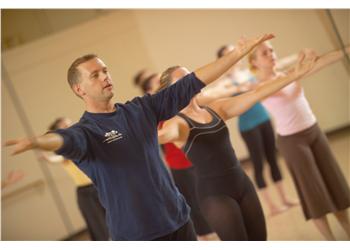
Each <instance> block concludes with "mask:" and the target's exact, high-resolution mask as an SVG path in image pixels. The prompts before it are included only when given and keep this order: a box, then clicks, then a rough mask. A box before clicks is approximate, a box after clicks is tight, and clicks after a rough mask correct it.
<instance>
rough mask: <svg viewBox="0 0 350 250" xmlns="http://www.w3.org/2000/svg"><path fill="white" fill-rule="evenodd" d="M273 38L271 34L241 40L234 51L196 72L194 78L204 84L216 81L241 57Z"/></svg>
mask: <svg viewBox="0 0 350 250" xmlns="http://www.w3.org/2000/svg"><path fill="white" fill-rule="evenodd" d="M273 37H274V35H272V34H264V35H262V36H259V37H256V38H252V39H241V40H240V41H239V42H238V44H237V45H236V46H235V49H234V50H232V51H231V52H229V53H227V54H226V55H224V56H222V57H220V58H219V59H217V60H216V61H214V62H212V63H209V64H207V65H205V66H203V67H201V68H199V69H197V70H195V71H194V72H195V74H196V76H197V77H198V78H199V79H200V80H201V81H202V82H203V83H204V84H209V83H211V82H213V81H215V80H216V79H218V78H219V77H220V76H221V75H222V74H224V73H225V72H226V71H227V70H228V69H230V68H231V67H232V65H234V64H235V63H237V62H238V61H239V60H240V59H241V58H242V57H244V56H245V55H246V54H248V53H249V52H250V51H252V50H253V49H254V48H255V47H256V46H258V45H259V44H261V43H263V42H264V41H267V40H270V39H272V38H273Z"/></svg>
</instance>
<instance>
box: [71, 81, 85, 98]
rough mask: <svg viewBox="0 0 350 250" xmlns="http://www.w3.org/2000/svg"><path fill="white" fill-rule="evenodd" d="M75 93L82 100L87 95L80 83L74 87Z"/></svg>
mask: <svg viewBox="0 0 350 250" xmlns="http://www.w3.org/2000/svg"><path fill="white" fill-rule="evenodd" d="M73 91H74V93H75V94H76V95H77V96H79V97H80V98H82V97H83V96H84V95H85V91H84V90H83V89H82V87H81V84H80V83H76V84H74V85H73Z"/></svg>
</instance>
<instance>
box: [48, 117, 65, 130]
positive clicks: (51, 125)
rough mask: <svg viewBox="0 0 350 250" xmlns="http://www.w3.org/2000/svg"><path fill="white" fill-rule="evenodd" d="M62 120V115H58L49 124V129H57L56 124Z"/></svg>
mask: <svg viewBox="0 0 350 250" xmlns="http://www.w3.org/2000/svg"><path fill="white" fill-rule="evenodd" d="M63 120H64V117H58V118H57V119H56V120H55V121H54V122H53V123H51V124H50V126H49V131H53V130H56V129H58V125H59V124H60V122H62V121H63Z"/></svg>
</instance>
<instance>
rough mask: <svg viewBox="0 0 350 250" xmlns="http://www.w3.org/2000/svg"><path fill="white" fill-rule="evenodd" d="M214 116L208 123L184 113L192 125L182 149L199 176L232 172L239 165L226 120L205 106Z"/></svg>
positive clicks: (180, 114) (186, 119)
mask: <svg viewBox="0 0 350 250" xmlns="http://www.w3.org/2000/svg"><path fill="white" fill-rule="evenodd" d="M204 108H205V109H206V110H207V111H208V112H209V114H211V116H212V118H213V119H212V121H211V122H209V123H206V124H202V123H198V122H196V121H194V120H192V119H191V118H189V117H188V116H186V115H185V114H183V113H179V114H178V116H180V117H182V118H183V119H184V120H185V121H186V122H187V123H188V126H189V127H190V133H189V135H188V139H187V142H186V144H185V145H184V146H183V148H182V150H183V151H184V152H185V154H186V156H187V158H188V159H190V161H191V162H192V163H193V165H195V166H196V168H197V169H196V171H197V173H198V176H199V177H214V176H222V175H226V174H230V173H231V172H232V170H234V168H237V167H239V166H240V165H239V161H238V160H237V158H236V154H235V151H234V149H233V147H232V145H231V141H230V135H229V131H228V129H227V127H226V124H225V122H224V121H223V120H222V119H221V118H220V116H219V115H218V114H216V113H215V112H214V111H213V110H212V109H210V108H208V107H204Z"/></svg>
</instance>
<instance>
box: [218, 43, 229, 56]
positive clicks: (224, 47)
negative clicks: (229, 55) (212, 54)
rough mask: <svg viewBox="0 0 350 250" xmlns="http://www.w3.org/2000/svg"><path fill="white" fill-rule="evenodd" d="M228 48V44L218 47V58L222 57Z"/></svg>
mask: <svg viewBox="0 0 350 250" xmlns="http://www.w3.org/2000/svg"><path fill="white" fill-rule="evenodd" d="M227 48H228V45H223V46H221V47H220V48H219V49H218V51H216V56H217V58H220V57H222V56H223V55H224V51H225V49H227Z"/></svg>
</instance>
